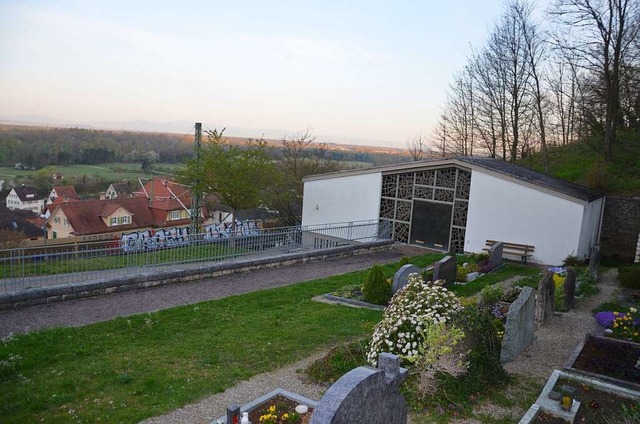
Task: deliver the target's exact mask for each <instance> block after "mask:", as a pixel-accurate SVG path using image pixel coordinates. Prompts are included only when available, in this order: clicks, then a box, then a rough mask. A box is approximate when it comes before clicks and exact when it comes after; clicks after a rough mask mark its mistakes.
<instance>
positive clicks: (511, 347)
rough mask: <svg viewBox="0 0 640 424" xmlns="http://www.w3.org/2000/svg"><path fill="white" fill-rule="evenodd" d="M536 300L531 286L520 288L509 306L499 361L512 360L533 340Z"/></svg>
mask: <svg viewBox="0 0 640 424" xmlns="http://www.w3.org/2000/svg"><path fill="white" fill-rule="evenodd" d="M535 309H536V301H535V296H534V293H533V289H532V288H531V287H525V288H523V289H522V291H521V292H520V294H519V295H518V298H517V299H516V300H515V302H513V303H512V304H511V306H510V307H509V312H507V321H506V323H505V325H504V336H503V338H502V350H501V351H500V362H502V363H503V364H504V363H505V362H510V361H512V360H514V359H515V358H516V357H517V356H518V355H519V354H520V352H522V351H523V350H524V349H526V348H527V346H529V345H530V344H531V342H533V338H534V336H535V329H536V326H535Z"/></svg>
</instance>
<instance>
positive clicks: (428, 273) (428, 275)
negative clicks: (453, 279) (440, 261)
mask: <svg viewBox="0 0 640 424" xmlns="http://www.w3.org/2000/svg"><path fill="white" fill-rule="evenodd" d="M420 277H422V280H423V281H433V269H430V270H424V271H422V274H420Z"/></svg>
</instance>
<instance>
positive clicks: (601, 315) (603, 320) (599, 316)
mask: <svg viewBox="0 0 640 424" xmlns="http://www.w3.org/2000/svg"><path fill="white" fill-rule="evenodd" d="M593 317H594V318H595V319H596V321H597V322H598V324H600V325H601V326H603V327H607V328H609V327H611V325H612V324H613V321H615V319H616V316H615V315H613V312H610V311H604V312H596V313H595V315H594V316H593Z"/></svg>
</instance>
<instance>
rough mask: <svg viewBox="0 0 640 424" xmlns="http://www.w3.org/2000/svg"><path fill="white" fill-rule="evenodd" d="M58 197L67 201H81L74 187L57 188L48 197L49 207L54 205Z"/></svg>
mask: <svg viewBox="0 0 640 424" xmlns="http://www.w3.org/2000/svg"><path fill="white" fill-rule="evenodd" d="M58 197H62V198H63V199H64V198H67V199H76V200H77V199H79V198H80V197H79V196H78V193H76V189H75V187H73V186H56V187H54V188H52V189H51V193H49V196H48V197H47V205H50V204H52V203H53V202H54V201H55V200H56V199H57V198H58Z"/></svg>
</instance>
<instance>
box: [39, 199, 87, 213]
mask: <svg viewBox="0 0 640 424" xmlns="http://www.w3.org/2000/svg"><path fill="white" fill-rule="evenodd" d="M81 201H82V200H80V199H77V198H73V197H70V198H67V199H64V198H63V197H62V196H60V197H56V198H55V200H54V201H53V202H51V203H50V204H48V205H47V206H46V208H47V209H48V210H49V212H53V211H54V210H55V209H56V206H58V205H59V204H61V203H70V202H81Z"/></svg>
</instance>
